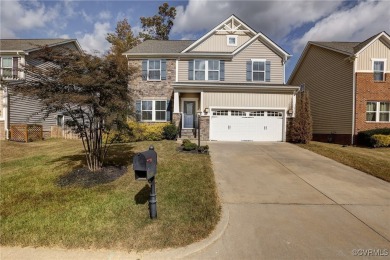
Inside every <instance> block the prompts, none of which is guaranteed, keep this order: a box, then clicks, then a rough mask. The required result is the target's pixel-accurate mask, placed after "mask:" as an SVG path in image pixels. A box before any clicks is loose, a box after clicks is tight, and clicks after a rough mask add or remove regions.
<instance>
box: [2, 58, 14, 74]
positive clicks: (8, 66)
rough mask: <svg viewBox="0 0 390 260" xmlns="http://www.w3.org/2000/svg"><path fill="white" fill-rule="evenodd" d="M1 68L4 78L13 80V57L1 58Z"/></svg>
mask: <svg viewBox="0 0 390 260" xmlns="http://www.w3.org/2000/svg"><path fill="white" fill-rule="evenodd" d="M1 68H2V76H3V77H4V78H12V57H9V58H4V57H3V58H1Z"/></svg>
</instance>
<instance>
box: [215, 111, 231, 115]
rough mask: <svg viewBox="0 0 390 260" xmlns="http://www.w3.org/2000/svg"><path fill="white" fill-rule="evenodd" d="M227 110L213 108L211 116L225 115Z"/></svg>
mask: <svg viewBox="0 0 390 260" xmlns="http://www.w3.org/2000/svg"><path fill="white" fill-rule="evenodd" d="M227 115H228V111H227V110H215V111H213V116H227Z"/></svg>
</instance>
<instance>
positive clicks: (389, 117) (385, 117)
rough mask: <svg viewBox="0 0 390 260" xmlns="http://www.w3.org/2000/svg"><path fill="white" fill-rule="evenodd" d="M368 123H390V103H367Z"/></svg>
mask: <svg viewBox="0 0 390 260" xmlns="http://www.w3.org/2000/svg"><path fill="white" fill-rule="evenodd" d="M366 121H367V122H390V102H373V101H370V102H367V104H366Z"/></svg>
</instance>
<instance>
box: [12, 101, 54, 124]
mask: <svg viewBox="0 0 390 260" xmlns="http://www.w3.org/2000/svg"><path fill="white" fill-rule="evenodd" d="M10 124H42V126H43V131H50V126H55V125H57V121H56V115H55V114H51V115H49V116H48V117H47V118H45V115H44V112H43V111H42V104H41V103H40V102H39V100H37V99H34V98H28V97H22V96H17V95H11V94H10Z"/></svg>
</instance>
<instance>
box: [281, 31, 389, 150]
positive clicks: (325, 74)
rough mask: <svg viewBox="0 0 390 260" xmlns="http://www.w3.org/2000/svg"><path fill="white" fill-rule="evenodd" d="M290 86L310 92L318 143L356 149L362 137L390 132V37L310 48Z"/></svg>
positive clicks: (327, 43) (317, 44)
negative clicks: (362, 133)
mask: <svg viewBox="0 0 390 260" xmlns="http://www.w3.org/2000/svg"><path fill="white" fill-rule="evenodd" d="M288 83H289V84H295V85H301V84H304V85H305V90H308V91H309V96H310V101H311V111H312V117H313V138H314V140H317V141H329V142H336V143H341V144H353V143H354V139H355V137H356V135H357V134H358V132H360V131H363V130H369V129H374V128H384V127H390V36H389V35H388V34H387V33H386V32H381V33H379V34H377V35H374V36H372V37H371V38H369V39H367V40H365V41H363V42H309V43H308V44H307V45H306V48H305V49H304V51H303V53H302V56H301V58H300V60H299V61H298V63H297V65H296V67H295V69H294V71H293V72H292V74H291V76H290V79H289V81H288Z"/></svg>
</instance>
